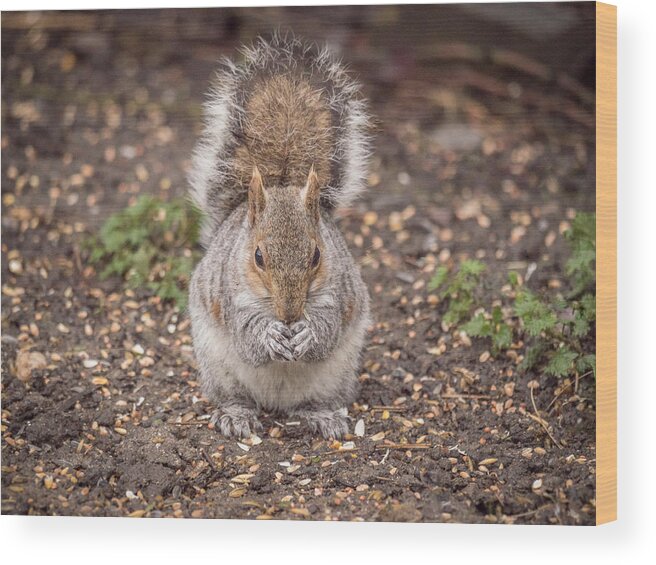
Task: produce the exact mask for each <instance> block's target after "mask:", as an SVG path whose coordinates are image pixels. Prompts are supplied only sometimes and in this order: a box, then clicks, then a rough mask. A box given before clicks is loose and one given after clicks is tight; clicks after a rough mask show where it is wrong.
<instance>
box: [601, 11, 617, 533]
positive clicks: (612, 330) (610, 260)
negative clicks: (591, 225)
mask: <svg viewBox="0 0 656 565" xmlns="http://www.w3.org/2000/svg"><path fill="white" fill-rule="evenodd" d="M596 9H597V26H596V28H597V29H596V31H597V33H596V43H597V69H596V77H597V94H596V96H597V118H596V125H597V140H596V144H597V148H596V152H597V164H596V167H597V426H596V428H597V440H596V441H597V492H596V500H597V524H603V523H605V522H610V521H613V520H616V519H617V8H616V7H615V6H610V5H608V4H602V3H599V2H597V4H596Z"/></svg>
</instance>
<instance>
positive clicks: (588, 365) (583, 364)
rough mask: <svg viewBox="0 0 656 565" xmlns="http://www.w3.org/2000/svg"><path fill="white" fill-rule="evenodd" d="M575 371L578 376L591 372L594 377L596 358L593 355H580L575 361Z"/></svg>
mask: <svg viewBox="0 0 656 565" xmlns="http://www.w3.org/2000/svg"><path fill="white" fill-rule="evenodd" d="M575 365H576V370H577V371H578V372H579V374H583V373H585V372H587V371H590V370H591V371H592V372H593V373H594V374H595V376H596V374H597V358H596V356H595V355H594V353H589V354H588V355H582V356H580V357H579V358H578V359H577V360H576V364H575Z"/></svg>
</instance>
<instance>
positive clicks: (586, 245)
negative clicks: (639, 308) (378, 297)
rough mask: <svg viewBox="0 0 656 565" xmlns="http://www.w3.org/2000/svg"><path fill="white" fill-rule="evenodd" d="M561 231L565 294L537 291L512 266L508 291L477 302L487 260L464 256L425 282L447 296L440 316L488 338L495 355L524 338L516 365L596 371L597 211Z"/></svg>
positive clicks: (561, 371) (469, 332) (558, 373)
mask: <svg viewBox="0 0 656 565" xmlns="http://www.w3.org/2000/svg"><path fill="white" fill-rule="evenodd" d="M565 237H566V238H567V241H568V243H569V246H570V256H569V259H568V260H567V262H566V264H565V274H566V275H567V276H568V280H569V282H570V284H569V286H570V289H569V292H567V293H566V294H565V295H564V296H563V295H560V294H558V295H548V294H544V295H538V294H536V293H534V292H532V291H530V290H529V289H527V288H525V287H523V286H522V284H521V279H520V277H519V275H518V274H517V273H515V272H511V273H509V275H508V282H509V286H510V289H511V290H510V292H509V293H507V294H506V296H505V297H504V296H501V297H499V298H498V299H496V300H495V302H497V305H494V306H493V307H492V308H491V309H489V308H488V309H486V308H485V307H484V306H482V305H480V304H476V298H477V296H480V295H481V294H482V292H480V287H481V282H482V281H481V275H482V273H483V272H484V271H485V266H484V265H483V264H482V263H480V262H479V261H471V260H468V261H463V262H462V263H461V265H460V268H459V269H458V271H457V272H456V273H454V274H450V273H449V270H448V269H447V268H446V267H440V268H439V269H438V270H437V272H436V273H435V275H434V277H433V278H432V280H431V281H430V283H429V289H431V290H435V289H441V290H440V293H439V295H440V298H441V300H442V301H444V302H447V309H446V312H445V315H444V318H443V319H444V321H445V322H446V323H447V324H448V325H456V326H458V328H459V329H460V330H462V331H464V332H465V333H467V335H469V336H471V337H475V338H483V339H489V340H490V342H491V345H492V348H491V349H492V354H493V355H498V354H499V353H500V352H502V351H504V350H506V349H509V348H510V347H513V343H515V344H520V343H522V344H523V350H522V354H523V360H522V362H521V363H520V365H519V369H520V370H523V371H529V370H533V369H539V370H543V371H544V372H545V373H547V374H551V375H555V376H558V377H562V376H565V375H568V374H572V373H575V374H579V375H580V374H583V373H585V372H587V371H594V370H595V354H594V343H595V340H594V328H595V325H594V322H595V315H596V303H595V257H596V247H595V215H594V214H586V213H580V214H578V215H577V216H576V218H575V219H574V220H573V222H572V227H571V229H569V230H568V231H567V232H566V233H565ZM499 304H505V306H503V307H502V306H500V305H499ZM473 311H475V313H474V314H472V312H473ZM465 320H466V321H465ZM515 347H518V345H516V346H515Z"/></svg>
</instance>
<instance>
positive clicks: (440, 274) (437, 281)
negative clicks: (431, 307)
mask: <svg viewBox="0 0 656 565" xmlns="http://www.w3.org/2000/svg"><path fill="white" fill-rule="evenodd" d="M448 275H449V269H447V268H446V267H445V266H444V265H440V266H439V267H438V268H437V271H435V274H434V275H433V278H432V279H431V280H430V282H429V283H428V290H436V289H438V288H439V287H441V286H442V285H443V284H444V282H445V281H446V278H447V276H448Z"/></svg>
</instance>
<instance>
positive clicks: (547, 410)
mask: <svg viewBox="0 0 656 565" xmlns="http://www.w3.org/2000/svg"><path fill="white" fill-rule="evenodd" d="M593 372H594V371H588V372H587V373H583V374H582V375H581V376H580V377H578V380H579V381H580V380H581V379H583V378H585V377H587V376H588V375H592V373H593ZM571 386H572V383H567V385H566V386H564V387H563V388H562V389H561V391H560V392H559V393H558V394H557V395H556V396H555V397H554V399H553V400H552V401H551V402H550V403H549V406H547V409H546V410H545V412H547V414H551V411H550V409H551V407H552V406H553V405H554V403H555V402H556V400H558V399H559V398H560V397H561V395H562V394H563V393H564V392H565V391H566V390H567V389H569V388H571ZM574 390H575V391H576V388H575V389H574Z"/></svg>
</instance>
